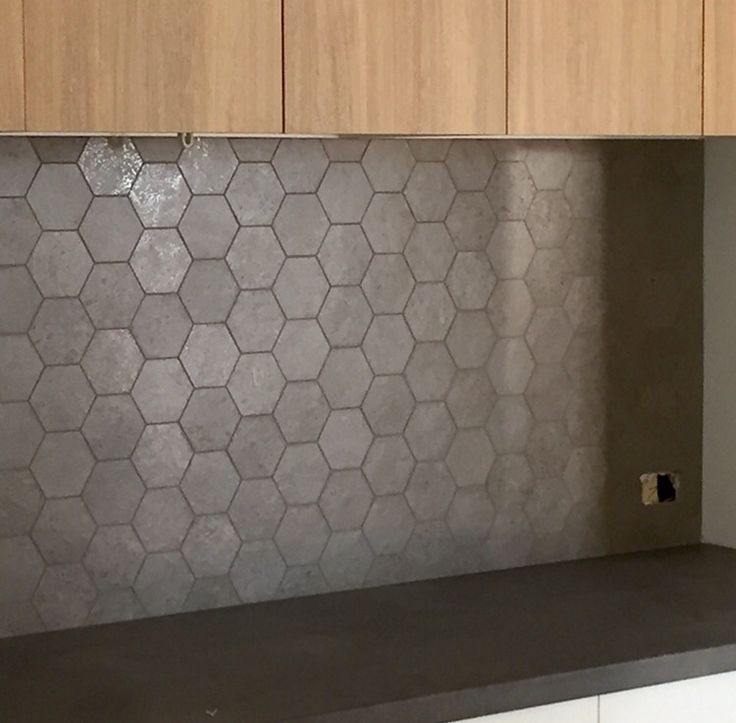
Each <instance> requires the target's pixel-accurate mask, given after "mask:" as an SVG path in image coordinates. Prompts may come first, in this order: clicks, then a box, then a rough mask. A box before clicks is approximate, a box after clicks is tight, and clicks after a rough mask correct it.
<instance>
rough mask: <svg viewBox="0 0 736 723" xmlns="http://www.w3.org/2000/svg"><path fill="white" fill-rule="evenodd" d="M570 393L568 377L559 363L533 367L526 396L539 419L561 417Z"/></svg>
mask: <svg viewBox="0 0 736 723" xmlns="http://www.w3.org/2000/svg"><path fill="white" fill-rule="evenodd" d="M571 394H572V385H571V384H570V377H568V376H567V372H566V371H565V369H564V368H563V367H562V365H560V364H540V365H538V366H537V367H536V368H535V369H534V373H533V374H532V377H531V379H530V380H529V385H528V386H527V388H526V398H527V401H528V402H529V406H530V407H531V410H532V412H533V413H534V417H535V418H536V419H537V420H539V421H549V420H555V419H563V418H564V416H565V411H566V409H567V404H568V402H569V401H570V395H571Z"/></svg>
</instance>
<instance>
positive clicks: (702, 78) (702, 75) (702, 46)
mask: <svg viewBox="0 0 736 723" xmlns="http://www.w3.org/2000/svg"><path fill="white" fill-rule="evenodd" d="M707 1H708V0H703V3H702V16H701V24H702V27H701V28H700V32H701V43H700V134H701V135H702V136H703V137H705V58H706V54H705V41H706V35H705V20H706V12H705V3H706V2H707Z"/></svg>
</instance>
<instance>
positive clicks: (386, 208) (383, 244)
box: [361, 193, 414, 254]
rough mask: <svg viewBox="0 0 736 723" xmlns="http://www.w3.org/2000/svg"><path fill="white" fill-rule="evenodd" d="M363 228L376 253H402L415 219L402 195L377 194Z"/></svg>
mask: <svg viewBox="0 0 736 723" xmlns="http://www.w3.org/2000/svg"><path fill="white" fill-rule="evenodd" d="M361 225H362V227H363V230H364V231H365V234H366V236H367V237H368V241H369V243H370V245H371V248H372V249H373V251H375V252H376V253H399V254H400V253H401V252H402V251H403V250H404V247H405V246H406V242H407V241H408V240H409V236H410V234H411V232H412V230H413V228H414V217H413V216H412V213H411V211H410V210H409V207H408V206H407V205H406V201H405V200H404V197H403V196H402V195H401V194H400V193H377V194H375V195H374V196H373V198H372V199H371V202H370V205H369V206H368V210H367V211H366V212H365V216H364V217H363V221H362V224H361Z"/></svg>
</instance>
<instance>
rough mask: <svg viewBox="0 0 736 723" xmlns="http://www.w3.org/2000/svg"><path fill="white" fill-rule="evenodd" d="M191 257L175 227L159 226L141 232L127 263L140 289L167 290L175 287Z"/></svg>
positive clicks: (178, 284)
mask: <svg viewBox="0 0 736 723" xmlns="http://www.w3.org/2000/svg"><path fill="white" fill-rule="evenodd" d="M191 260H192V259H191V257H190V256H189V252H188V251H187V247H186V246H185V245H184V242H183V241H182V240H181V236H179V233H178V232H177V231H176V230H174V229H159V230H149V231H144V232H143V234H142V235H141V238H140V241H138V245H137V246H136V248H135V251H134V252H133V256H132V257H131V259H130V265H131V266H132V267H133V271H134V272H135V275H136V276H137V277H138V281H139V282H140V284H141V286H142V287H143V289H144V291H147V292H148V293H149V294H170V293H173V292H176V291H178V290H179V286H181V282H182V281H183V279H184V275H185V274H186V272H187V269H188V268H189V264H190V263H191Z"/></svg>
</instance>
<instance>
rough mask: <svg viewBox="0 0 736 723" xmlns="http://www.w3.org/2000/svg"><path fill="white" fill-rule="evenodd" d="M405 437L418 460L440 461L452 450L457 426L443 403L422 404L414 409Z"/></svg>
mask: <svg viewBox="0 0 736 723" xmlns="http://www.w3.org/2000/svg"><path fill="white" fill-rule="evenodd" d="M404 436H405V438H406V441H407V442H408V444H409V447H410V448H411V451H412V452H413V453H414V456H415V457H416V458H417V459H418V460H420V461H432V460H440V459H443V458H444V456H445V454H446V453H447V451H448V449H449V448H450V443H451V442H452V439H453V437H454V436H455V424H454V422H453V421H452V417H451V416H450V412H449V411H448V410H447V407H446V406H445V405H444V403H443V402H421V403H420V404H417V406H416V408H415V409H414V413H413V414H412V415H411V418H410V419H409V424H408V425H407V427H406V432H405V433H404Z"/></svg>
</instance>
